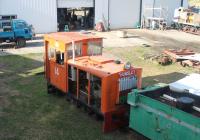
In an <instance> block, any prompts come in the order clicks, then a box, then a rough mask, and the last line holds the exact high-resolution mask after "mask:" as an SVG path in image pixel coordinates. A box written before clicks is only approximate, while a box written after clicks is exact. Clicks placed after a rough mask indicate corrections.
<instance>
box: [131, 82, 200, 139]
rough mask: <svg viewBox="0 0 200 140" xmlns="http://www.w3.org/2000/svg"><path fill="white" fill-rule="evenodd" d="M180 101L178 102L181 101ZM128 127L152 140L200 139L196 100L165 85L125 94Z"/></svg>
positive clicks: (194, 97) (198, 98)
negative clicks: (128, 110) (128, 118)
mask: <svg viewBox="0 0 200 140" xmlns="http://www.w3.org/2000/svg"><path fill="white" fill-rule="evenodd" d="M181 99H182V100H181ZM181 101H182V102H181ZM128 104H130V106H131V109H130V121H129V127H130V128H131V129H133V130H135V131H137V132H139V133H141V134H143V135H144V136H146V137H147V138H150V139H152V140H200V112H199V111H200V110H199V107H200V97H199V96H197V95H193V94H189V93H176V92H173V91H171V90H170V88H169V86H164V87H151V88H147V89H145V90H133V91H132V92H131V93H129V95H128Z"/></svg>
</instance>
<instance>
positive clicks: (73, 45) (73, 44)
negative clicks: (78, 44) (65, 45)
mask: <svg viewBox="0 0 200 140" xmlns="http://www.w3.org/2000/svg"><path fill="white" fill-rule="evenodd" d="M72 49H73V50H72V51H73V54H72V55H73V56H72V57H73V63H75V43H74V41H72Z"/></svg>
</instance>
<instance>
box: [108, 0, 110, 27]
mask: <svg viewBox="0 0 200 140" xmlns="http://www.w3.org/2000/svg"><path fill="white" fill-rule="evenodd" d="M108 30H110V0H108Z"/></svg>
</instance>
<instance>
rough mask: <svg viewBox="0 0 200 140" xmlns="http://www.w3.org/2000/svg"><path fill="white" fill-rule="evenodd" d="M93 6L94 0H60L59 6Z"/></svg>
mask: <svg viewBox="0 0 200 140" xmlns="http://www.w3.org/2000/svg"><path fill="white" fill-rule="evenodd" d="M93 6H94V3H93V0H58V8H69V7H70V8H80V7H93Z"/></svg>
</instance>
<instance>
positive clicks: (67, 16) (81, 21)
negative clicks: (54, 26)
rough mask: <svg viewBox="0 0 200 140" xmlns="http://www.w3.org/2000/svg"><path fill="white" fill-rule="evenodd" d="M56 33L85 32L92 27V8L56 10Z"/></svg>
mask: <svg viewBox="0 0 200 140" xmlns="http://www.w3.org/2000/svg"><path fill="white" fill-rule="evenodd" d="M57 23H58V31H59V32H62V31H75V30H87V29H93V27H94V8H93V7H92V8H91V7H90V8H58V9H57Z"/></svg>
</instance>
